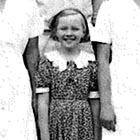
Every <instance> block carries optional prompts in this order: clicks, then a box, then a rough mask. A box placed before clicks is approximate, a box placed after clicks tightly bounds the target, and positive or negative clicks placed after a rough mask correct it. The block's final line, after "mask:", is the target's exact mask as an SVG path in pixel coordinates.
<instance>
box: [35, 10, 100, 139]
mask: <svg viewBox="0 0 140 140" xmlns="http://www.w3.org/2000/svg"><path fill="white" fill-rule="evenodd" d="M50 29H51V31H52V34H51V37H52V38H53V39H54V40H57V41H58V44H60V47H58V49H57V50H54V51H51V52H48V53H45V56H44V57H43V58H42V59H41V60H40V62H39V67H38V70H37V72H36V73H35V79H36V93H37V94H38V119H39V127H40V132H41V139H42V140H49V139H51V140H94V138H95V137H97V136H95V135H97V132H95V129H93V122H94V121H93V120H96V122H98V121H97V117H98V113H99V111H98V109H99V108H98V109H97V110H96V111H93V116H94V117H95V119H93V120H92V112H91V108H90V104H89V102H88V98H89V94H91V93H92V94H91V95H92V97H93V98H94V97H95V100H92V102H93V104H94V101H95V102H97V103H99V100H96V99H97V98H98V99H99V97H98V96H99V95H98V92H97V91H98V89H97V63H96V62H95V57H94V54H91V53H87V52H85V51H82V50H81V49H80V43H83V42H87V41H89V31H88V26H87V21H86V19H85V17H84V15H83V14H82V13H81V12H80V11H79V10H77V9H65V10H63V11H61V12H59V13H58V14H57V15H55V16H54V18H53V19H52V20H51V23H50ZM93 110H94V109H93Z"/></svg>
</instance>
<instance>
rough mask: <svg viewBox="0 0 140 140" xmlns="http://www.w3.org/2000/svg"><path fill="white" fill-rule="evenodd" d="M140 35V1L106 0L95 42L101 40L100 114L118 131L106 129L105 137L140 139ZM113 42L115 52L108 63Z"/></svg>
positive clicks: (99, 49) (95, 32) (93, 39)
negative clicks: (115, 120) (115, 119)
mask: <svg viewBox="0 0 140 140" xmlns="http://www.w3.org/2000/svg"><path fill="white" fill-rule="evenodd" d="M139 37H140V1H139V0H105V1H104V2H103V4H102V5H101V7H100V10H99V13H98V16H97V20H96V26H95V30H94V32H93V33H92V41H96V42H98V61H99V89H100V93H101V96H100V99H101V116H100V117H101V120H102V122H103V126H104V127H105V128H107V129H108V130H115V127H116V131H115V132H112V131H107V130H106V129H104V130H103V140H118V139H119V140H124V139H133V140H139V139H140V111H139V106H140V101H139V100H140V85H139V83H140V38H139ZM110 44H112V51H113V53H112V62H111V64H110V65H109V63H108V59H109V50H110V49H109V48H110ZM111 94H112V96H111ZM113 106H114V109H113ZM114 112H115V113H114ZM115 114H116V118H117V124H116V126H115V122H114V116H115Z"/></svg>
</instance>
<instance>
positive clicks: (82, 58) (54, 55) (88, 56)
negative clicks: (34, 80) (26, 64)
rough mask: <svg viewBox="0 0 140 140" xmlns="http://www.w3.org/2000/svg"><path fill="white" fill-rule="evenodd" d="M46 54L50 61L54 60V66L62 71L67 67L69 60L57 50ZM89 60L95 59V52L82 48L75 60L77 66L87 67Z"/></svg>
mask: <svg viewBox="0 0 140 140" xmlns="http://www.w3.org/2000/svg"><path fill="white" fill-rule="evenodd" d="M44 55H45V56H46V58H47V59H48V60H49V61H51V62H53V66H54V67H58V68H59V70H60V71H63V70H65V69H66V68H67V61H66V60H65V59H64V58H63V57H62V56H61V55H60V53H59V52H58V51H57V50H54V51H50V52H47V53H45V54H44ZM88 61H95V56H94V54H93V53H88V52H85V51H82V50H81V52H80V54H79V56H78V57H77V58H76V59H75V60H74V62H75V64H76V66H77V68H83V67H87V65H88Z"/></svg>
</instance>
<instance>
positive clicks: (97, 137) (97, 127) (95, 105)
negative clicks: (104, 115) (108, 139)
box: [89, 98, 102, 140]
mask: <svg viewBox="0 0 140 140" xmlns="http://www.w3.org/2000/svg"><path fill="white" fill-rule="evenodd" d="M89 104H90V106H91V111H92V120H93V132H94V140H101V139H102V127H101V124H100V98H89Z"/></svg>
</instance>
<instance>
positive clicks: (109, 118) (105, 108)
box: [100, 104, 116, 132]
mask: <svg viewBox="0 0 140 140" xmlns="http://www.w3.org/2000/svg"><path fill="white" fill-rule="evenodd" d="M100 122H101V125H102V126H103V127H104V128H106V129H107V130H110V131H113V132H115V131H116V115H115V113H114V109H113V107H112V105H106V104H104V105H101V113H100Z"/></svg>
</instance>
